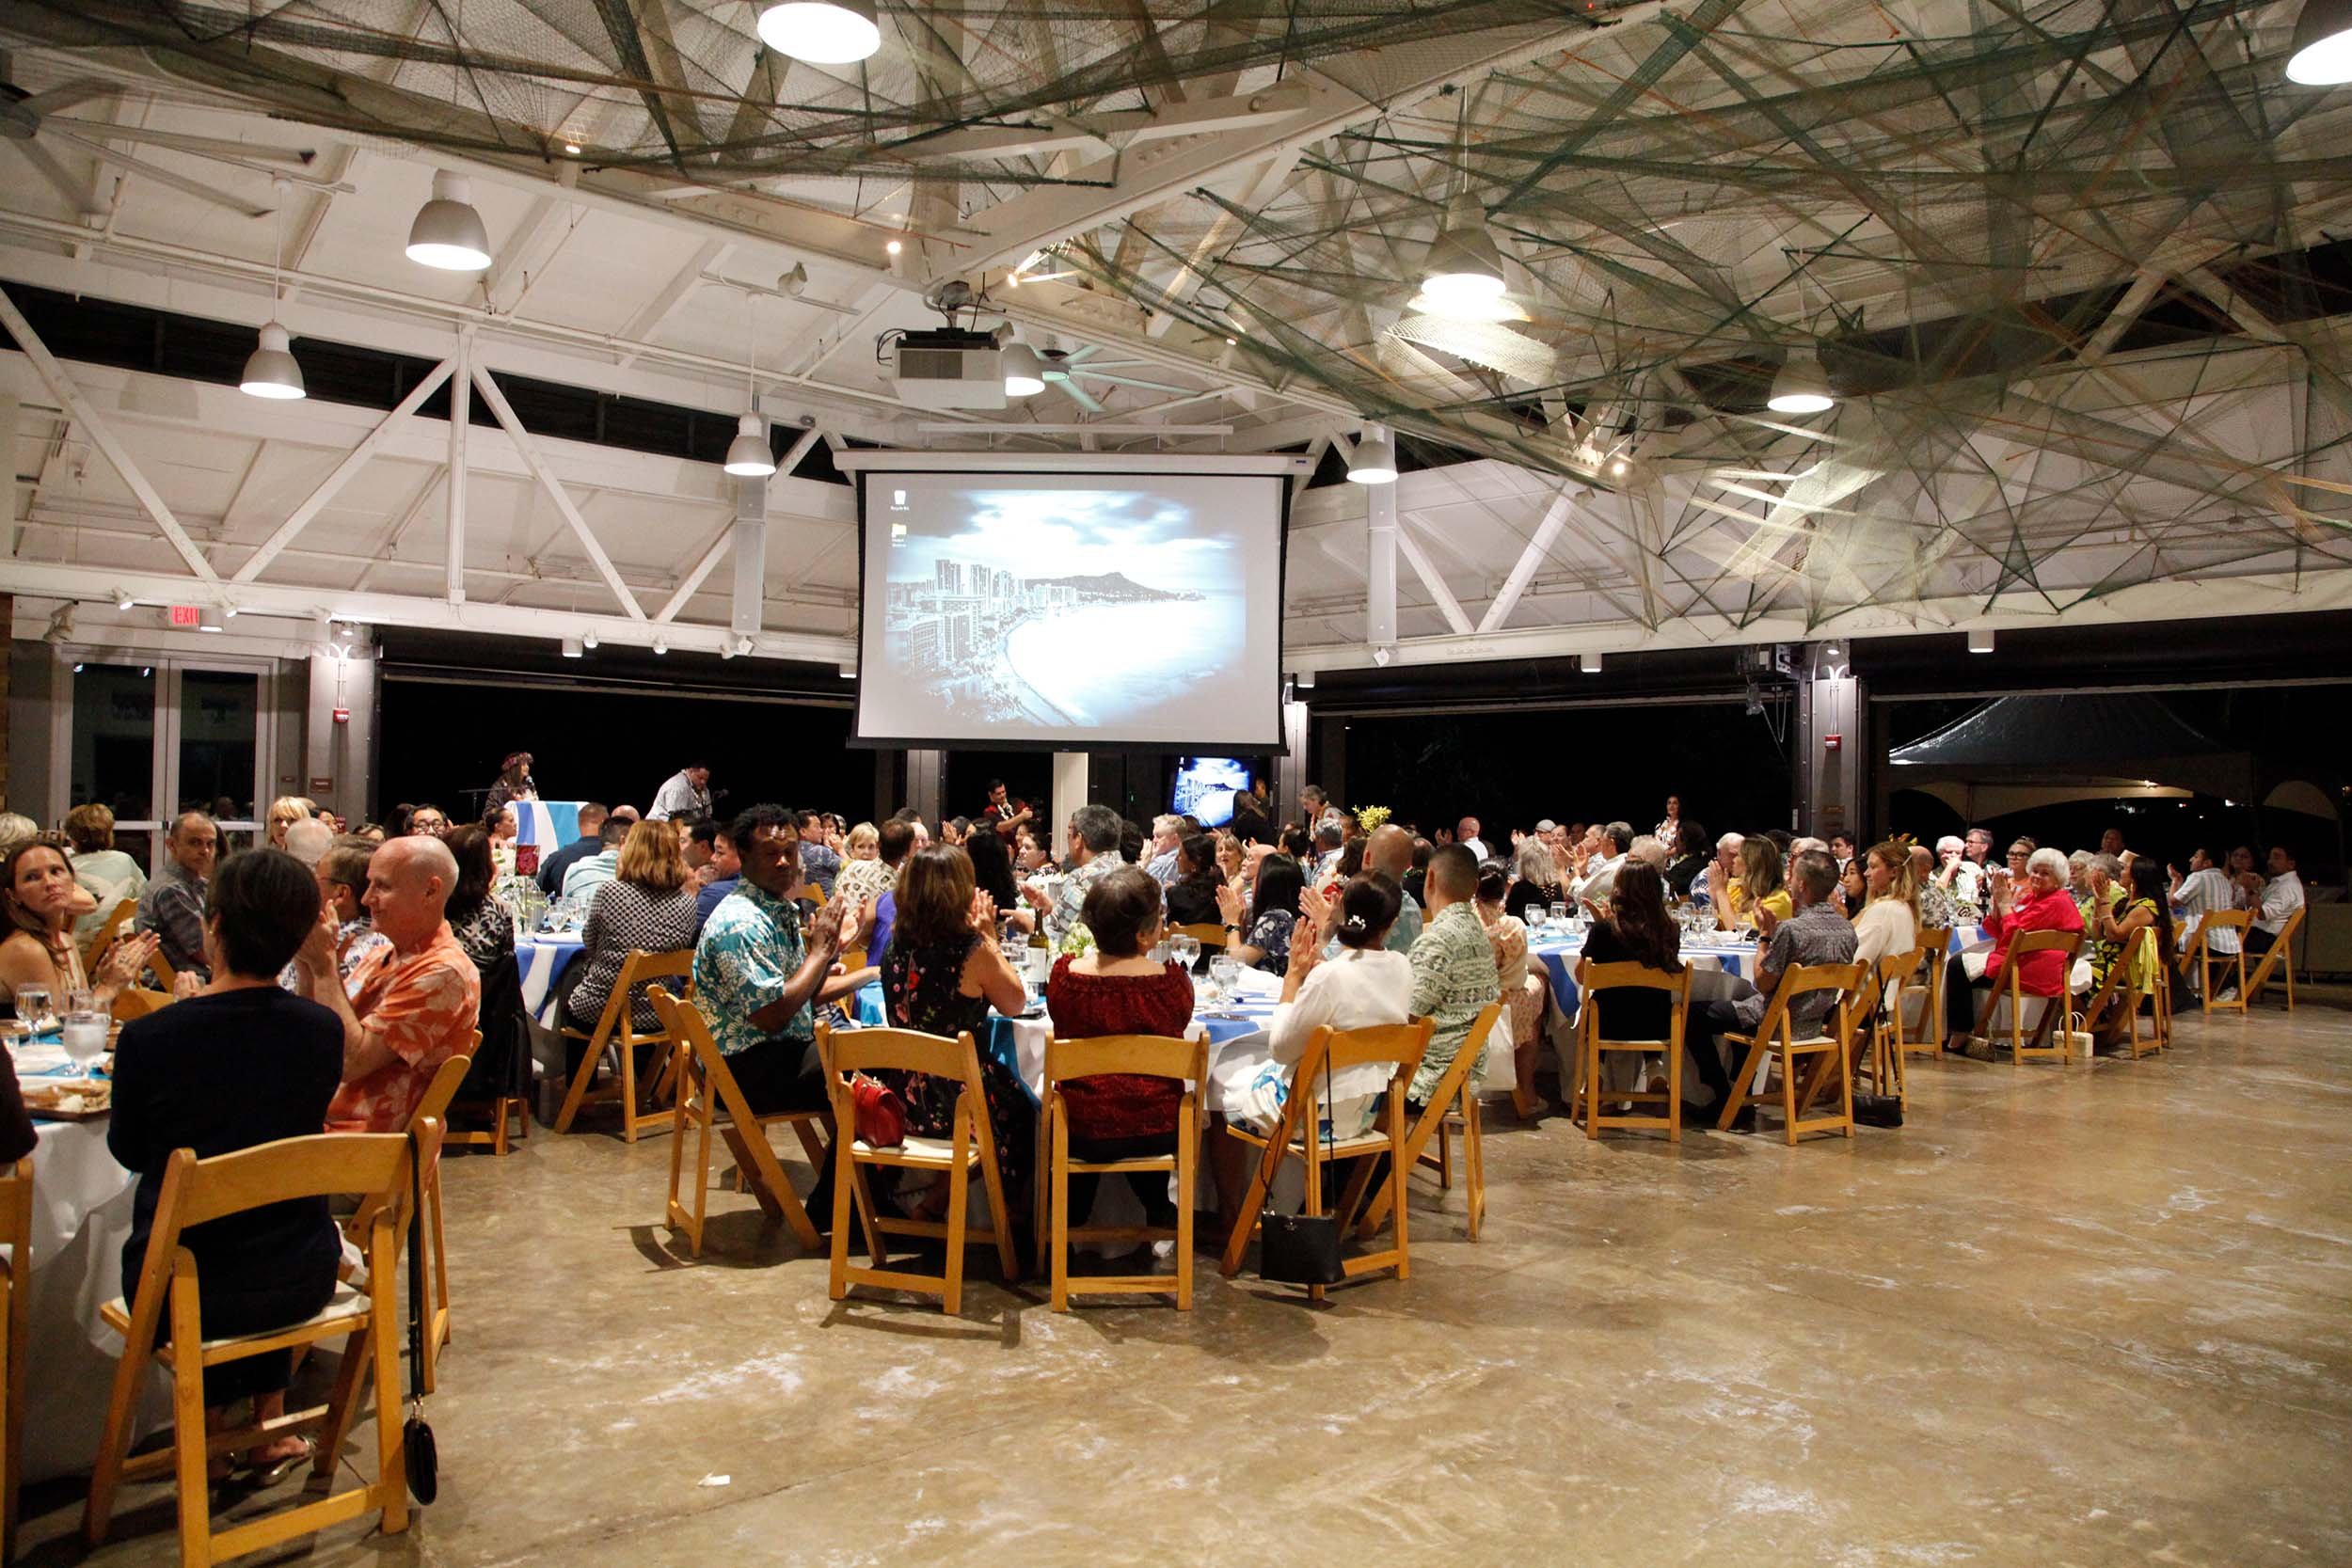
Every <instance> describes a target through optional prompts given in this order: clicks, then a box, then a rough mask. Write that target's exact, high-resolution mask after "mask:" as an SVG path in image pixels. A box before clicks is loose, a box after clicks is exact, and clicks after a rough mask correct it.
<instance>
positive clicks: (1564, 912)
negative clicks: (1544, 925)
mask: <svg viewBox="0 0 2352 1568" xmlns="http://www.w3.org/2000/svg"><path fill="white" fill-rule="evenodd" d="M1551 923H1552V924H1553V925H1554V926H1559V927H1565V926H1566V925H1567V923H1568V906H1567V905H1566V903H1565V902H1560V903H1555V904H1553V905H1552V906H1551Z"/></svg>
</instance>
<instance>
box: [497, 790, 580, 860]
mask: <svg viewBox="0 0 2352 1568" xmlns="http://www.w3.org/2000/svg"><path fill="white" fill-rule="evenodd" d="M587 803H588V802H587V801H585V800H512V801H509V802H508V806H509V809H511V810H512V811H513V812H514V814H515V842H516V844H529V845H532V846H535V847H537V849H538V851H539V853H540V854H541V855H543V856H545V855H552V854H553V853H555V852H556V851H557V850H558V849H561V848H563V847H564V846H565V845H567V844H573V843H576V842H578V840H579V838H580V807H582V806H584V805H586V804H587Z"/></svg>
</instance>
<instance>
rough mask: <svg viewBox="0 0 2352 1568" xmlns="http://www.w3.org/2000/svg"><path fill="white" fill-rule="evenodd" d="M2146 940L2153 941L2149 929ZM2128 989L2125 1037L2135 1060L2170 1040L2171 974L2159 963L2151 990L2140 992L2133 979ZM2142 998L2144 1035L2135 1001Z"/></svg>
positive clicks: (2153, 938) (2168, 1042) (2163, 1047)
mask: <svg viewBox="0 0 2352 1568" xmlns="http://www.w3.org/2000/svg"><path fill="white" fill-rule="evenodd" d="M2148 940H2149V941H2150V942H2153V941H2155V933H2154V932H2153V931H2151V932H2149V933H2148ZM2131 988H2132V989H2131V991H2130V994H2129V996H2128V998H2127V1000H2126V1001H2125V1003H2124V1006H2128V1007H2129V1008H2131V1028H2130V1031H2129V1033H2128V1035H2127V1037H2126V1038H2127V1042H2128V1043H2129V1045H2130V1047H2131V1053H2132V1059H2133V1060H2134V1061H2137V1060H2138V1059H2139V1058H2140V1057H2142V1056H2146V1055H2149V1054H2151V1053H2154V1052H2158V1051H2162V1050H2164V1049H2165V1048H2166V1047H2168V1046H2169V1045H2170V1044H2171V1043H2172V976H2171V975H2169V974H2166V973H2165V972H2164V970H2163V968H2162V967H2161V966H2159V967H2158V968H2157V971H2156V983H2155V986H2154V988H2153V990H2147V991H2142V990H2140V989H2139V982H2138V981H2137V979H2134V980H2133V981H2132V982H2131ZM2142 1000H2145V1001H2146V1002H2147V1004H2148V1033H2147V1035H2146V1036H2145V1037H2142V1036H2141V1034H2140V1032H2139V1004H2140V1003H2141V1001H2142Z"/></svg>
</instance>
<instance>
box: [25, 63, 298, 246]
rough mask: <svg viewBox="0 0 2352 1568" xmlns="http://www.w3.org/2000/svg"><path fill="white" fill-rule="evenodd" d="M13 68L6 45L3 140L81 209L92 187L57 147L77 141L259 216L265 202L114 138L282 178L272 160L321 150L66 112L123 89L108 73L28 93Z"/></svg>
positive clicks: (98, 155) (80, 148)
mask: <svg viewBox="0 0 2352 1568" xmlns="http://www.w3.org/2000/svg"><path fill="white" fill-rule="evenodd" d="M8 71H9V60H8V55H7V53H6V52H5V51H0V140H6V141H7V142H8V144H10V145H11V146H13V147H14V148H15V150H16V151H17V154H18V155H19V156H21V157H22V158H24V161H25V162H26V163H29V164H31V165H32V166H33V169H34V172H36V173H38V174H39V175H40V177H41V178H42V179H43V180H45V181H47V182H49V183H50V184H51V185H52V186H54V187H55V188H56V192H57V194H58V195H60V196H62V197H64V198H66V199H67V200H68V201H70V202H71V203H72V205H73V210H74V211H75V212H77V213H78V212H80V211H81V210H82V209H83V208H84V207H85V206H87V204H88V201H89V193H88V191H87V189H86V188H85V186H84V184H83V182H81V181H78V180H76V179H75V178H74V177H73V175H72V172H71V171H69V170H68V169H67V168H66V166H64V165H63V164H61V163H59V162H58V161H57V156H56V152H54V151H52V150H51V144H57V145H61V146H64V147H70V148H72V150H75V151H77V152H79V153H81V154H83V155H84V156H86V157H89V158H95V159H96V160H97V161H98V162H99V163H101V164H103V165H105V166H108V167H110V168H119V169H121V170H123V171H124V172H125V173H130V174H135V175H137V176H139V177H140V178H141V179H145V180H152V181H154V182H156V183H157V184H159V185H168V186H170V187H171V188H172V189H173V190H176V191H180V192H183V193H184V194H186V195H188V196H193V197H195V198H198V199H199V200H201V201H208V202H210V203H212V204H213V205H214V206H215V207H222V208H226V209H227V210H228V211H230V212H232V213H235V214H239V215H241V216H244V217H251V218H259V217H267V216H268V215H269V214H270V212H271V209H270V208H268V207H264V206H258V205H256V204H255V203H254V202H253V201H251V200H250V199H248V198H245V197H242V196H239V195H237V194H236V193H235V192H233V191H225V190H222V189H221V188H220V187H219V186H217V185H208V184H206V183H205V182H203V181H201V180H191V179H189V178H188V177H187V176H186V175H184V174H179V173H175V172H174V171H172V170H170V169H167V168H162V167H159V166H156V165H154V164H151V163H148V162H146V161H145V160H143V159H139V158H135V157H133V156H132V155H131V154H129V153H128V152H124V151H121V150H119V149H117V148H114V147H110V146H108V145H107V144H108V143H109V142H117V141H130V142H145V143H148V144H150V145H151V146H155V147H160V148H163V149H165V150H168V151H172V152H183V153H187V154H189V155H190V156H193V157H199V158H210V159H212V160H214V161H215V162H218V163H224V164H230V165H233V166H236V167H239V168H245V169H249V170H252V171H253V172H255V173H257V174H267V175H271V176H273V177H278V176H282V175H283V173H284V169H283V168H282V167H280V168H273V167H271V165H280V166H294V167H304V166H308V165H309V164H310V162H311V160H312V159H314V158H316V157H317V156H318V153H317V151H316V150H313V149H310V148H307V147H282V146H272V145H269V144H267V143H263V142H247V141H230V140H227V139H224V138H222V137H219V136H199V135H190V134H188V133H185V132H181V131H163V130H156V129H153V128H151V127H149V126H143V125H118V124H116V123H115V122H114V121H112V120H106V119H73V118H72V117H71V116H69V115H66V114H64V113H61V112H60V111H63V110H66V109H72V108H74V107H77V106H78V105H80V104H83V103H87V102H89V101H90V100H91V99H93V98H103V97H105V96H107V95H108V94H110V93H114V92H117V91H119V90H120V89H119V87H116V85H115V84H114V83H111V82H108V81H105V80H103V78H99V77H92V76H85V77H80V78H77V79H76V80H74V81H71V82H67V83H65V84H63V85H62V86H59V87H51V88H50V89H49V90H48V91H46V92H26V91H25V90H24V88H23V87H18V86H17V85H16V84H15V83H14V82H13V81H9V80H7V79H6V78H7V76H8Z"/></svg>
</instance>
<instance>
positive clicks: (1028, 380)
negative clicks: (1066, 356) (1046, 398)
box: [998, 343, 1045, 398]
mask: <svg viewBox="0 0 2352 1568" xmlns="http://www.w3.org/2000/svg"><path fill="white" fill-rule="evenodd" d="M998 358H999V360H1000V362H1001V363H1002V364H1003V366H1004V371H1005V396H1007V397H1009V398H1025V397H1035V396H1036V395H1037V394H1038V393H1040V392H1041V391H1043V390H1045V367H1044V366H1042V365H1041V364H1039V363H1038V358H1037V350H1035V349H1033V348H1031V347H1030V346H1029V345H1028V344H1026V343H1014V344H1012V345H1011V346H1010V347H1009V348H1006V349H1004V350H1003V351H1002V352H1001V353H1000V354H999V356H998Z"/></svg>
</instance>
